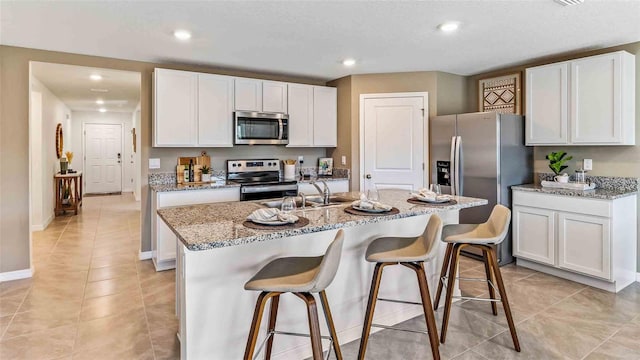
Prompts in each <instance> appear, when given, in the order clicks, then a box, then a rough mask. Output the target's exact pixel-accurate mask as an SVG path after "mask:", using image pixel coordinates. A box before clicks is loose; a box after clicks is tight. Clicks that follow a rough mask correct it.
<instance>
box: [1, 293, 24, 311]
mask: <svg viewBox="0 0 640 360" xmlns="http://www.w3.org/2000/svg"><path fill="white" fill-rule="evenodd" d="M24 299H25V295H16V296H3V297H1V298H0V316H7V315H13V314H15V313H16V311H18V309H19V308H20V305H21V304H22V302H23V301H24Z"/></svg>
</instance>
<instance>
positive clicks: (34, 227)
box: [31, 214, 53, 231]
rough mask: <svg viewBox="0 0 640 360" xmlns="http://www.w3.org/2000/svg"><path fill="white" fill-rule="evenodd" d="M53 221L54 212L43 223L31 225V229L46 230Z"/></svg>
mask: <svg viewBox="0 0 640 360" xmlns="http://www.w3.org/2000/svg"><path fill="white" fill-rule="evenodd" d="M52 221H53V214H51V216H49V218H48V219H47V220H45V221H44V223H43V224H39V225H31V231H44V229H46V228H47V227H48V226H49V224H51V222H52Z"/></svg>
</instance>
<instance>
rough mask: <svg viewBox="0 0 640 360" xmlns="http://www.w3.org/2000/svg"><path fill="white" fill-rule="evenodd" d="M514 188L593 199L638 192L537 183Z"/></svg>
mask: <svg viewBox="0 0 640 360" xmlns="http://www.w3.org/2000/svg"><path fill="white" fill-rule="evenodd" d="M511 189H512V190H515V191H529V192H539V193H543V194H550V195H561V196H571V197H582V198H591V199H601V200H615V199H619V198H622V197H625V196H630V195H633V194H637V191H633V190H630V189H625V188H622V189H597V188H596V189H593V190H584V191H581V190H568V189H558V188H548V187H547V188H545V187H542V185H536V184H526V185H515V186H512V187H511Z"/></svg>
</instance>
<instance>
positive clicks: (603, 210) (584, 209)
mask: <svg viewBox="0 0 640 360" xmlns="http://www.w3.org/2000/svg"><path fill="white" fill-rule="evenodd" d="M611 203H612V202H611V201H609V200H599V199H583V198H577V197H571V196H562V195H551V194H543V193H538V192H529V191H519V190H515V191H513V205H522V206H531V207H537V208H542V209H549V210H557V211H566V212H572V213H579V214H585V215H593V216H602V217H606V218H610V217H611V214H612V210H611Z"/></svg>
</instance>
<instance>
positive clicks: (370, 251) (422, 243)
mask: <svg viewBox="0 0 640 360" xmlns="http://www.w3.org/2000/svg"><path fill="white" fill-rule="evenodd" d="M441 233H442V220H441V219H440V217H439V216H437V215H431V217H430V218H429V222H428V223H427V226H426V228H425V230H424V232H423V234H422V235H420V236H417V237H383V238H378V239H375V240H374V241H373V242H371V244H369V246H368V247H367V251H366V255H365V259H366V260H367V261H368V262H374V263H376V266H375V269H374V271H373V279H372V281H371V290H370V293H369V301H368V303H367V312H366V314H365V321H364V326H363V328H362V338H361V339H360V350H359V353H358V359H360V360H362V359H364V356H365V353H366V351H367V343H368V341H369V333H370V331H371V327H378V328H385V329H390V330H399V331H409V332H415V333H426V334H427V335H428V336H429V342H430V345H431V353H432V355H433V358H434V359H440V350H439V347H438V346H439V343H438V330H437V328H436V323H435V315H434V313H433V310H432V309H431V296H430V294H429V285H428V283H427V277H426V274H425V271H424V262H425V261H427V260H429V259H431V258H433V257H434V256H435V254H436V251H435V249H436V248H437V246H438V239H440V236H441ZM398 264H399V265H403V266H405V267H408V268H409V269H411V270H413V271H415V273H416V276H417V277H418V286H419V288H420V297H421V300H422V302H420V303H417V302H410V301H401V300H391V299H383V298H378V290H379V288H380V280H381V279H382V270H383V269H384V267H385V266H389V265H398ZM378 300H380V301H388V302H396V303H403V304H413V305H422V308H423V311H424V315H425V321H426V323H427V331H426V332H425V331H420V330H410V329H400V328H396V327H392V326H385V325H379V324H374V323H373V313H374V311H375V306H376V301H378Z"/></svg>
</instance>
